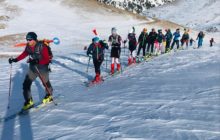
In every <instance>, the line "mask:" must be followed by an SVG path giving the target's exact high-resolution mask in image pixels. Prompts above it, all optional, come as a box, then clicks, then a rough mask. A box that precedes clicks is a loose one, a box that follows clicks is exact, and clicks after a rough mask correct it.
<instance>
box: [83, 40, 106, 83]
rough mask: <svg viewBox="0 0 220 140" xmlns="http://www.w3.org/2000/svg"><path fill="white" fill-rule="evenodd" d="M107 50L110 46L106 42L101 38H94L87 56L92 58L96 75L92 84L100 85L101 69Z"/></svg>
mask: <svg viewBox="0 0 220 140" xmlns="http://www.w3.org/2000/svg"><path fill="white" fill-rule="evenodd" d="M105 49H108V44H107V43H106V41H105V40H100V39H99V37H94V38H93V39H92V43H91V44H90V45H89V47H88V50H87V55H88V56H89V57H92V59H93V64H94V67H95V73H96V75H95V78H94V79H93V80H92V83H99V82H101V80H102V79H101V76H100V75H101V70H100V67H101V65H102V62H103V60H104V53H105V51H104V50H105Z"/></svg>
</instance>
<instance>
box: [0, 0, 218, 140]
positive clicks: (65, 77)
mask: <svg viewBox="0 0 220 140" xmlns="http://www.w3.org/2000/svg"><path fill="white" fill-rule="evenodd" d="M22 2H24V1H21V3H18V5H20V4H23V3H22ZM34 2H35V1H34ZM47 2H48V1H46V2H45V3H47ZM53 6H54V7H55V8H61V7H59V6H58V5H57V3H55V5H52V7H53ZM52 9H53V8H52ZM48 11H49V9H48ZM66 13H68V11H66ZM25 14H27V13H25ZM65 16H66V18H67V19H68V16H72V15H65ZM110 17H111V16H110ZM110 17H109V18H110ZM75 18H77V17H75ZM68 21H69V20H67V21H66V23H65V24H67V23H68ZM71 21H72V20H71ZM121 21H123V19H121ZM13 22H17V21H13ZM30 22H31V20H30ZM93 22H94V23H93V24H95V23H96V21H93ZM137 22H138V20H137ZM140 22H142V21H140ZM79 23H80V22H77V23H75V24H79ZM133 23H135V21H131V22H129V23H126V26H125V27H123V28H122V27H121V28H122V29H121V30H120V31H121V32H123V33H124V34H126V33H127V30H128V26H129V25H132V24H133ZM98 25H100V26H101V27H103V28H102V29H100V31H101V33H102V32H104V30H107V29H110V28H109V25H110V23H108V25H107V27H105V28H104V26H105V24H104V23H100V22H98ZM120 25H123V23H120ZM44 26H46V27H47V25H44ZM58 26H59V25H58ZM66 26H69V25H66ZM73 26H74V25H72V26H71V27H73ZM83 26H84V25H82V26H80V27H83ZM129 27H130V26H129ZM13 28H14V27H13V26H12V28H9V29H8V30H9V31H10V30H11V31H12V29H13ZM43 28H45V27H39V28H37V29H36V30H41V29H43ZM87 28H88V29H91V28H92V27H91V26H89V27H87ZM141 28H142V26H140V27H137V30H138V31H141V30H140V29H141ZM20 30H26V28H25V29H24V28H20V29H19V30H18V31H17V32H20ZM48 30H49V29H48ZM79 30H80V29H79ZM79 30H77V31H76V32H79V33H81V32H80V31H79ZM58 31H59V30H58ZM65 31H67V32H68V34H70V33H71V32H72V31H68V29H66V30H65ZM65 31H64V32H65ZM5 32H6V31H5ZM22 32H23V31H22ZM89 32H91V30H89ZM60 33H61V31H60ZM42 34H43V35H45V36H47V35H48V34H47V33H42ZM53 34H55V33H54V32H53V33H51V36H52V35H53ZM101 35H103V36H107V34H104V33H102V34H101ZM49 36H50V35H49ZM194 36H195V34H194ZM62 37H64V40H65V39H66V40H67V41H68V42H65V43H64V44H62V49H61V48H58V47H55V46H54V47H53V48H52V49H54V60H53V63H52V65H51V67H52V73H51V75H50V78H51V83H52V85H53V87H54V94H55V95H58V94H59V95H61V96H60V97H59V98H58V99H57V100H56V101H57V102H58V106H54V105H53V104H51V105H48V107H45V108H42V109H40V110H39V111H36V112H31V113H30V114H28V115H26V116H18V117H17V118H15V119H12V120H9V121H8V122H1V123H0V132H1V133H0V137H1V139H2V140H5V139H8V140H11V139H15V140H17V139H18V140H30V139H35V140H42V139H48V140H54V139H59V140H72V139H74V140H85V139H86V140H87V139H89V140H158V139H160V140H171V139H172V140H197V139H199V140H218V139H220V119H219V118H220V102H219V101H220V94H219V93H220V86H219V83H220V56H219V52H220V49H219V44H215V46H214V47H212V48H209V47H208V42H207V41H206V42H204V46H203V48H201V49H193V48H192V47H190V48H189V50H181V51H177V52H176V53H169V54H165V55H161V56H158V57H155V58H153V59H152V60H151V61H149V62H146V63H141V64H139V65H137V66H134V67H132V68H131V69H125V70H124V71H123V73H122V74H119V75H117V76H115V77H112V78H108V79H106V80H105V82H104V83H103V84H101V85H97V86H94V87H90V88H87V87H85V86H84V85H83V81H86V80H88V79H92V78H93V76H94V68H93V66H92V64H90V67H89V74H88V73H86V67H87V63H88V58H87V57H86V55H85V52H84V51H82V50H80V49H79V48H78V49H76V50H72V47H70V46H71V45H76V44H75V43H73V42H71V39H72V38H74V36H72V37H71V38H68V35H64V34H62ZM84 37H85V38H87V37H88V35H85V36H83V37H82V38H84ZM82 38H81V39H82ZM61 40H62V39H61ZM82 40H83V39H82ZM87 44H88V43H87ZM123 51H124V50H122V58H121V59H122V60H121V61H122V64H123V65H122V67H123V69H124V68H125V67H126V62H127V54H128V52H127V50H126V52H125V54H124V52H123ZM107 55H108V56H109V51H107ZM105 64H106V62H103V65H102V75H106V74H107V73H108V72H109V64H110V59H109V58H108V67H107V69H106V65H105ZM0 66H1V67H0V71H1V73H0V97H1V102H0V110H1V113H0V117H1V118H3V117H4V116H8V115H10V114H13V112H16V111H18V110H19V109H20V108H21V107H22V105H23V97H22V82H23V80H24V78H25V74H26V71H27V64H26V62H25V61H22V62H19V63H16V64H13V71H12V77H13V82H12V95H11V97H10V109H9V110H7V109H6V107H7V104H8V90H9V89H8V85H9V69H10V65H9V64H8V63H7V59H6V58H1V59H0ZM32 95H33V98H34V101H35V102H37V101H39V100H40V99H42V98H43V97H44V89H43V88H42V84H41V82H40V81H39V80H37V81H35V82H33V85H32Z"/></svg>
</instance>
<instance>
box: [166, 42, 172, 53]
mask: <svg viewBox="0 0 220 140" xmlns="http://www.w3.org/2000/svg"><path fill="white" fill-rule="evenodd" d="M170 43H171V40H167V41H166V50H165V51H166V52H167V51H168V49H169V48H170Z"/></svg>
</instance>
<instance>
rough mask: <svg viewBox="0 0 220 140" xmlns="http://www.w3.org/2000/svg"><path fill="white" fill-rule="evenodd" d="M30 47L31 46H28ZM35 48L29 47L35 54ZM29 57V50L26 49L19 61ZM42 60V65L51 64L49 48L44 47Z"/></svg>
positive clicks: (40, 62) (41, 53)
mask: <svg viewBox="0 0 220 140" xmlns="http://www.w3.org/2000/svg"><path fill="white" fill-rule="evenodd" d="M26 47H29V46H26ZM35 47H36V46H34V47H29V49H30V50H31V51H32V52H33V53H34V50H35ZM28 55H31V54H30V53H29V52H28V51H27V49H25V50H24V51H23V52H22V53H21V54H20V55H19V56H18V57H17V60H18V61H20V60H22V59H24V58H26V57H27V56H28ZM40 55H41V58H40V59H39V64H40V65H46V64H49V63H50V56H49V52H48V48H47V47H43V48H42V50H41V52H40Z"/></svg>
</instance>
